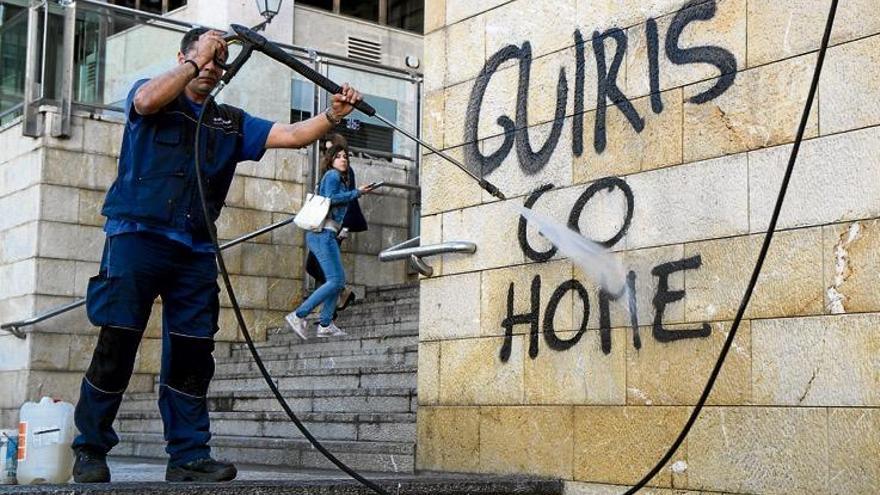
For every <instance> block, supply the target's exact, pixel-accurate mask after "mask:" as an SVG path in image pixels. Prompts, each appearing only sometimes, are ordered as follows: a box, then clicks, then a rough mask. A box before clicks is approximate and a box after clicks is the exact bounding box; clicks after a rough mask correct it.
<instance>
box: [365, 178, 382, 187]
mask: <svg viewBox="0 0 880 495" xmlns="http://www.w3.org/2000/svg"><path fill="white" fill-rule="evenodd" d="M384 185H385V181H384V180H380V181H378V182H371V183H369V184H367V187H369V188H370V189H376V188H379V187H382V186H384Z"/></svg>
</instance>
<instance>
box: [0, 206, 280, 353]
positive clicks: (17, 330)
mask: <svg viewBox="0 0 880 495" xmlns="http://www.w3.org/2000/svg"><path fill="white" fill-rule="evenodd" d="M291 222H293V217H290V218H288V219H286V220H281V221H278V222H275V223H273V224H271V225H267V226H265V227H263V228H261V229H258V230H255V231H253V232H251V233H249V234H245V235H243V236H241V237H237V238H235V239H233V240H231V241H229V242H227V243H225V244H221V245H220V250H221V251H223V250H225V249H229V248H231V247H233V246H237V245H239V244H241V243H242V242H245V241H248V240H250V239H253V238H254V237H257V236H260V235H263V234H265V233H267V232H271V231H273V230H275V229H277V228H279V227H284V226H285V225H287V224H289V223H291ZM85 303H86V300H85V299H84V298H83V299H77V300H76V301H73V302H71V303H67V304H65V305H63V306H59V307H57V308H54V309H51V310H49V311H47V312H45V313H43V314H40V315H37V316H33V317H31V318H28V319H26V320H20V321H13V322H11V323H4V324H3V325H0V330H5V331H7V332H9V333H11V334H12V335H15V336H16V337H18V338H20V339H24V338H26V337H27V334H26V333H24V332H22V331H21V328H22V327H28V326H31V325H36V324H37V323H40V322H41V321H45V320H48V319H50V318H54V317H56V316H58V315H61V314H64V313H67V312H68V311H71V310H73V309H76V308H78V307H80V306H83V305H84V304H85Z"/></svg>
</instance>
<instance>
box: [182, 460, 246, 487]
mask: <svg viewBox="0 0 880 495" xmlns="http://www.w3.org/2000/svg"><path fill="white" fill-rule="evenodd" d="M237 474H238V470H236V469H235V466H234V465H232V464H230V463H228V462H218V461H215V460H214V459H211V458H210V457H205V458H203V459H196V460H194V461H190V462H187V463H186V464H183V465H182V466H171V465H168V468H167V469H166V470H165V481H232V480H234V479H235V476H236V475H237Z"/></svg>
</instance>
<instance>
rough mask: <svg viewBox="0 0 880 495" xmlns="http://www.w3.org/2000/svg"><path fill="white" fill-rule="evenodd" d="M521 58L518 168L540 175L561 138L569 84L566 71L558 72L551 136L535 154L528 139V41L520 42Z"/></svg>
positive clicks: (517, 143) (517, 121) (529, 46)
mask: <svg viewBox="0 0 880 495" xmlns="http://www.w3.org/2000/svg"><path fill="white" fill-rule="evenodd" d="M522 54H523V56H522V57H521V59H520V62H519V87H518V88H517V95H516V127H517V129H519V130H518V131H517V136H516V156H517V158H518V159H519V168H520V169H521V170H522V171H523V172H525V173H526V175H534V174H537V173H538V172H540V171H541V170H542V169H543V168H544V166H545V165H547V162H549V161H550V156H551V155H553V150H555V149H556V144H557V143H558V142H559V138H560V136H562V126H563V124H564V123H565V106H566V104H567V103H568V81H567V80H566V78H565V69H564V68H560V69H559V81H558V82H557V83H556V113H555V114H554V116H553V123H552V124H551V126H552V127H551V128H550V135H549V136H547V140H546V141H544V144H543V145H542V146H541V148H540V149H539V150H538V151H534V150H533V149H532V144H531V142H530V139H529V127H528V125H529V119H528V117H529V113H528V101H529V78H530V76H531V72H532V47H531V44H529V42H528V41H527V42H525V43H523V48H522Z"/></svg>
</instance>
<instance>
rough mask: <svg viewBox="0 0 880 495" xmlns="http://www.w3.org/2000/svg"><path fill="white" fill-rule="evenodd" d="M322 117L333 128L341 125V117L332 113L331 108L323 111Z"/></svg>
mask: <svg viewBox="0 0 880 495" xmlns="http://www.w3.org/2000/svg"><path fill="white" fill-rule="evenodd" d="M324 117H327V121H329V122H330V123H331V124H333V125H334V126H337V125H339V124H341V123H342V117H340V116H338V115H336V114H335V113H334V112H333V107H327V110H324Z"/></svg>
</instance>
